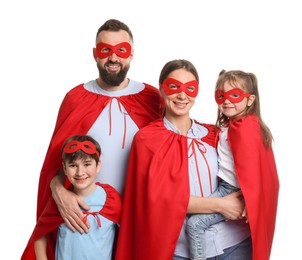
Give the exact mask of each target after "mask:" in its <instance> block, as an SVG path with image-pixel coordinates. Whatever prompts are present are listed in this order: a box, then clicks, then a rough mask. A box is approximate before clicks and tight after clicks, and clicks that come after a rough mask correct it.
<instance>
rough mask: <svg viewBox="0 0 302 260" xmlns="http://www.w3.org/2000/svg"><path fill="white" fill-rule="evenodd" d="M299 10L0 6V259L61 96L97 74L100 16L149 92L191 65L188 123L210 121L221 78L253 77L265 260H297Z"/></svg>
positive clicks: (22, 239) (119, 3) (20, 230)
mask: <svg viewBox="0 0 302 260" xmlns="http://www.w3.org/2000/svg"><path fill="white" fill-rule="evenodd" d="M298 2H299V1H298V0H297V1H294V0H286V1H278V0H275V1H265V0H262V1H255V0H254V1H244V0H237V1H236V0H211V1H209V0H208V1H205V0H187V1H183V0H161V1H148V2H145V1H140V0H137V1H126V0H115V1H101V0H99V1H90V0H87V1H83V0H73V1H64V0H60V1H58V0H52V1H43V0H39V1H38V0H27V1H22V0H15V1H14V0H10V1H2V2H1V4H0V29H1V31H0V35H1V40H0V44H1V45H0V46H1V47H0V66H1V70H0V73H1V74H0V75H1V76H0V77H1V81H0V82H1V85H2V86H1V92H0V93H1V94H0V99H1V101H0V109H1V126H0V129H1V130H0V131H1V135H0V138H1V139H2V141H1V147H0V151H1V156H0V158H1V168H0V173H1V177H2V181H1V188H0V192H1V194H0V195H1V196H0V197H1V206H2V212H1V222H0V223H1V226H2V227H1V228H0V230H1V237H2V242H1V251H0V258H1V259H20V256H21V254H22V252H23V250H24V247H25V245H26V243H27V241H28V238H29V236H30V234H31V232H32V229H33V227H34V224H35V212H36V196H37V187H38V178H39V173H40V169H41V166H42V163H43V160H44V156H45V153H46V150H47V147H48V143H49V141H50V138H51V134H52V131H53V128H54V124H55V119H56V116H57V112H58V108H59V105H60V103H61V101H62V99H63V97H64V95H65V93H66V92H67V91H68V90H70V89H71V88H73V87H74V86H76V85H77V84H79V83H84V82H87V81H89V80H91V79H94V78H96V77H97V76H98V71H97V69H96V65H95V62H94V60H93V56H92V48H93V47H94V40H95V34H96V32H97V29H98V28H99V26H100V25H101V24H103V22H104V21H105V20H107V19H109V18H117V19H120V20H121V21H123V22H125V23H126V24H127V25H128V26H129V27H130V28H131V30H132V32H133V34H134V44H135V46H134V49H135V56H134V60H133V61H132V63H131V69H130V72H129V76H130V77H131V78H133V79H135V80H137V81H143V82H147V83H150V84H152V85H154V86H157V85H158V84H157V82H158V76H159V73H160V70H161V68H162V66H163V65H164V64H165V63H166V62H167V61H169V60H171V59H178V58H184V59H188V60H190V61H192V62H193V63H194V64H195V66H196V67H197V69H198V71H199V75H200V91H199V96H198V98H197V101H196V105H195V107H194V108H193V111H192V117H194V118H196V119H197V120H198V121H201V122H207V123H214V121H215V118H216V104H215V102H214V99H213V89H214V85H215V81H216V79H217V76H218V73H219V72H220V70H221V69H226V70H230V69H241V70H244V71H248V72H253V73H255V74H256V76H257V77H258V80H259V91H260V96H261V109H262V116H263V119H264V120H265V122H266V123H267V124H268V126H269V127H270V128H271V130H272V132H273V135H274V138H275V144H274V151H275V157H276V161H277V166H278V171H279V178H280V184H281V189H280V198H279V208H278V217H277V226H276V232H275V239H274V244H273V250H272V256H271V259H272V260H279V259H294V258H297V257H298V256H299V255H300V254H301V253H300V252H299V248H301V239H300V236H301V232H302V229H301V224H300V222H301V221H300V217H299V215H298V212H299V211H301V201H300V194H301V181H302V178H301V175H302V171H301V167H300V165H301V145H302V143H301V137H300V135H301V132H300V128H301V122H300V121H301V112H300V110H298V109H300V106H301V105H300V104H301V101H302V95H301V94H302V91H301V88H302V86H301V75H302V73H301V61H302V54H301V48H302V47H301V46H302V41H301V38H300V36H299V35H301V24H302V17H301V8H300V7H299V5H298V4H299V3H298ZM299 155H300V156H299ZM299 161H300V163H299ZM4 256H5V257H4Z"/></svg>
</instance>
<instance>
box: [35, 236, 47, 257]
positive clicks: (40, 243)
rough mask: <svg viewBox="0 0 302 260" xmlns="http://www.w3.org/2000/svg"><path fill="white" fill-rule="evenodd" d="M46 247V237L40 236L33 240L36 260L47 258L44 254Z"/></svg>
mask: <svg viewBox="0 0 302 260" xmlns="http://www.w3.org/2000/svg"><path fill="white" fill-rule="evenodd" d="M46 248H47V237H46V236H44V237H41V238H40V239H38V240H36V241H35V254H36V259H37V260H47V254H46Z"/></svg>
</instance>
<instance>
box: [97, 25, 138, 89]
mask: <svg viewBox="0 0 302 260" xmlns="http://www.w3.org/2000/svg"><path fill="white" fill-rule="evenodd" d="M93 54H94V58H95V60H96V62H97V67H98V70H99V74H100V78H101V79H102V81H103V82H104V83H105V84H107V85H108V86H112V87H116V86H119V85H120V84H121V83H122V82H123V81H124V80H125V78H126V76H127V73H128V70H129V68H130V62H131V60H132V58H133V48H132V42H131V39H130V36H129V34H128V33H127V32H126V31H124V30H120V31H117V32H112V31H102V32H100V34H99V35H98V38H97V42H96V48H94V49H93Z"/></svg>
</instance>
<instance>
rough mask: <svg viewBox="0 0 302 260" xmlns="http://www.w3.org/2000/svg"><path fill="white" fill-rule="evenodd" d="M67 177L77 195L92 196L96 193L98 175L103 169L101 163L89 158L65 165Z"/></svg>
mask: <svg viewBox="0 0 302 260" xmlns="http://www.w3.org/2000/svg"><path fill="white" fill-rule="evenodd" d="M63 169H64V172H65V175H66V177H67V178H68V180H69V181H70V183H71V184H72V185H73V187H74V192H75V193H78V192H80V193H82V194H83V192H85V194H90V192H93V191H94V187H95V180H96V175H97V174H98V172H99V171H100V169H101V162H100V161H99V162H98V163H96V161H95V160H94V159H93V158H92V157H90V156H88V157H86V158H80V159H77V160H75V161H72V162H66V163H63Z"/></svg>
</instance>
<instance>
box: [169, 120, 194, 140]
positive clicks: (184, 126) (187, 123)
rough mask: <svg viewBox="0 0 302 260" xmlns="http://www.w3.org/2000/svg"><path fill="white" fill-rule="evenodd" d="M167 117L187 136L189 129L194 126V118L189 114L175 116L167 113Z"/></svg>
mask: <svg viewBox="0 0 302 260" xmlns="http://www.w3.org/2000/svg"><path fill="white" fill-rule="evenodd" d="M166 118H167V119H168V120H169V122H170V123H172V124H173V125H174V126H175V127H176V128H177V129H178V131H179V132H180V134H181V135H184V136H187V134H188V131H189V129H190V128H191V126H192V120H191V118H190V117H189V116H187V115H186V116H179V117H175V116H169V115H166Z"/></svg>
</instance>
